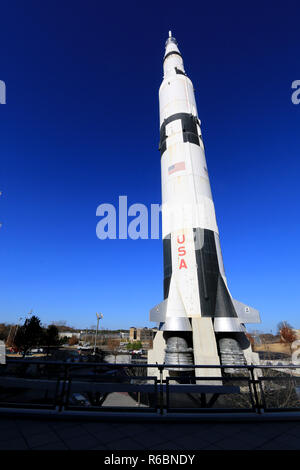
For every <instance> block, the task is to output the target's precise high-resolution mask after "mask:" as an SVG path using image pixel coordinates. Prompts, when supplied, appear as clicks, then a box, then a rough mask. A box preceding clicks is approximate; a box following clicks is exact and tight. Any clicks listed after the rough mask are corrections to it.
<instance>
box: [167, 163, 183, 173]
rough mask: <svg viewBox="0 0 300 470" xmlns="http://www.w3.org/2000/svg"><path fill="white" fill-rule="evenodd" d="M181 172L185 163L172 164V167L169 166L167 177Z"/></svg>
mask: <svg viewBox="0 0 300 470" xmlns="http://www.w3.org/2000/svg"><path fill="white" fill-rule="evenodd" d="M182 170H185V162H178V163H174V165H171V166H169V168H168V173H169V175H172V173H175V172H176V171H182Z"/></svg>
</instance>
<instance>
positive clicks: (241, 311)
mask: <svg viewBox="0 0 300 470" xmlns="http://www.w3.org/2000/svg"><path fill="white" fill-rule="evenodd" d="M232 302H233V305H234V308H235V311H236V313H237V316H238V318H239V321H240V322H241V323H261V319H260V315H259V311H258V310H256V309H255V308H253V307H250V306H249V305H246V304H243V303H242V302H239V301H238V300H235V299H232Z"/></svg>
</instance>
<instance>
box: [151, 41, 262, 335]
mask: <svg viewBox="0 0 300 470" xmlns="http://www.w3.org/2000/svg"><path fill="white" fill-rule="evenodd" d="M163 67H164V77H163V81H162V84H161V86H160V89H159V105H160V152H161V181H162V232H163V245H164V301H163V302H161V303H160V304H159V305H157V306H156V307H154V308H153V309H152V310H151V312H150V320H151V321H156V322H158V323H159V330H162V331H169V332H172V331H173V332H175V331H177V332H180V331H181V332H185V331H186V332H188V331H192V322H191V319H193V318H199V317H210V318H211V319H212V322H213V328H214V331H215V333H220V332H230V333H233V332H244V331H245V327H244V323H248V322H249V323H257V322H260V318H259V313H258V311H257V310H255V309H253V308H251V307H249V306H246V305H244V304H242V303H240V302H238V301H236V300H234V299H233V298H232V296H231V294H230V292H229V290H228V287H227V280H226V277H225V271H224V266H223V260H222V253H221V247H220V241H219V231H218V226H217V222H216V215H215V207H214V202H213V199H212V193H211V188H210V182H209V176H208V171H207V165H206V159H205V153H204V145H203V140H202V135H201V128H200V121H199V118H198V113H197V106H196V101H195V95H194V88H193V84H192V82H191V80H190V79H189V78H188V77H187V75H186V73H185V71H184V66H183V60H182V56H181V54H180V51H179V49H178V46H177V42H176V40H175V38H173V37H172V36H171V34H170V36H169V38H168V40H167V42H166V51H165V56H164V63H163Z"/></svg>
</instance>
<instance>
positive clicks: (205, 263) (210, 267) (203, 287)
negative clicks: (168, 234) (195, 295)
mask: <svg viewBox="0 0 300 470" xmlns="http://www.w3.org/2000/svg"><path fill="white" fill-rule="evenodd" d="M193 231H194V241H195V254H196V263H197V272H198V285H199V296H200V302H201V315H202V316H203V317H213V318H216V317H227V318H228V317H235V318H236V317H237V314H236V311H235V308H234V306H233V303H232V300H231V297H230V294H229V292H228V290H227V287H226V285H225V282H224V279H223V277H222V275H221V273H220V269H219V262H218V255H217V249H216V241H215V234H214V232H213V231H212V230H207V229H202V228H194V229H193ZM200 240H201V241H202V243H199V241H200ZM199 246H201V248H199Z"/></svg>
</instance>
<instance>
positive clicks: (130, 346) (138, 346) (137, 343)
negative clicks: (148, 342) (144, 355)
mask: <svg viewBox="0 0 300 470" xmlns="http://www.w3.org/2000/svg"><path fill="white" fill-rule="evenodd" d="M142 347H143V345H142V342H141V341H134V342H133V343H127V344H126V349H128V351H133V350H137V349H142Z"/></svg>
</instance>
